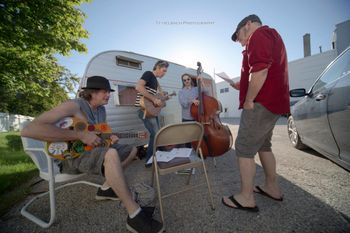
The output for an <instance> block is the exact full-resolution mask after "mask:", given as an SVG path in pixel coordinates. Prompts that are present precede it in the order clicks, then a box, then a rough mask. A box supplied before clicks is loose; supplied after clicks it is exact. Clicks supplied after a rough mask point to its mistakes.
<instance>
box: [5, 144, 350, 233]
mask: <svg viewBox="0 0 350 233" xmlns="http://www.w3.org/2000/svg"><path fill="white" fill-rule="evenodd" d="M206 164H207V169H208V174H209V178H210V181H211V185H212V189H213V197H214V203H215V205H216V210H214V211H213V210H211V208H210V205H209V197H208V191H207V188H206V186H205V185H203V186H200V187H199V188H197V189H194V190H193V191H190V192H184V193H181V194H178V195H176V196H172V197H169V198H167V199H165V200H164V201H163V207H164V214H165V224H166V232H168V233H172V232H187V233H188V232H189V233H191V232H193V233H197V232H208V233H209V232H220V233H222V232H266V233H267V232H269V233H270V232H278V233H280V232H332V233H334V232H350V223H349V222H347V221H346V219H345V218H344V217H343V216H342V215H341V214H340V213H339V212H337V211H336V210H335V209H333V208H332V207H330V206H329V205H327V204H326V203H324V202H322V201H321V200H320V199H319V198H316V197H314V196H313V195H311V194H310V193H308V192H306V191H304V189H302V188H300V187H298V186H297V185H295V184H294V183H292V182H290V181H289V180H287V179H285V178H283V177H280V184H281V186H282V189H283V190H285V191H286V190H288V192H285V197H284V201H283V202H276V201H273V200H271V199H268V198H266V197H264V196H261V195H258V194H256V195H255V196H256V201H257V205H258V206H259V208H260V212H259V213H247V212H244V211H240V210H234V209H230V208H227V207H225V206H223V205H222V204H221V197H222V196H223V195H230V194H232V193H237V192H238V190H239V182H240V181H239V172H238V167H237V163H236V159H235V155H234V150H231V151H229V152H228V153H226V154H225V155H223V156H220V157H217V159H216V164H217V165H216V167H215V166H214V162H213V159H212V158H208V159H207V160H206ZM198 174H201V175H202V171H198V170H197V171H196V174H195V175H194V176H193V177H192V178H193V179H192V180H191V183H192V184H196V183H199V182H202V181H204V177H203V176H201V175H198ZM126 175H127V177H128V178H127V179H128V183H129V184H133V183H136V182H150V179H151V169H146V168H144V166H143V161H135V162H134V163H133V164H132V165H131V166H130V168H128V169H127V171H126ZM87 178H88V180H90V181H94V182H98V183H101V182H102V180H100V178H98V177H95V176H91V177H87ZM262 179H263V170H262V168H261V167H260V166H259V165H258V166H257V175H256V183H257V184H261V183H262V182H263V180H262ZM185 181H186V177H185V176H184V175H176V174H169V175H168V176H162V177H161V189H162V192H163V193H167V192H169V191H173V190H176V189H178V188H179V187H181V186H182V185H184V183H185ZM95 194H96V189H94V188H92V187H89V186H84V185H78V186H73V187H66V188H64V189H61V190H59V191H58V192H57V208H56V209H57V217H56V221H55V223H54V225H53V226H52V227H50V228H49V229H41V228H40V227H39V226H37V225H35V224H34V223H32V222H30V221H29V220H27V219H26V218H24V217H22V216H21V215H20V208H21V207H22V206H23V203H22V204H21V205H19V206H17V207H15V208H14V209H13V210H12V211H11V212H10V213H9V214H7V215H6V216H4V217H3V219H2V221H1V222H0V232H2V233H5V232H11V233H20V232H52V233H55V232H57V233H61V232H76V233H79V232H84V233H89V232H100V233H103V232H127V230H126V227H125V222H126V211H125V210H124V208H123V207H122V206H121V205H120V203H119V202H116V201H96V200H95V199H94V196H95ZM155 204H156V205H158V202H157V201H155ZM48 206H49V204H48V198H42V199H40V201H36V202H35V203H33V204H32V206H31V208H30V210H31V211H32V212H34V213H36V214H38V215H40V216H43V217H46V218H48V216H49V208H48ZM155 216H156V218H158V219H159V212H156V213H155Z"/></svg>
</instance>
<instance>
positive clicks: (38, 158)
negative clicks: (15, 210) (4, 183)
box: [21, 137, 100, 228]
mask: <svg viewBox="0 0 350 233" xmlns="http://www.w3.org/2000/svg"><path fill="white" fill-rule="evenodd" d="M22 143H23V148H24V151H25V152H26V154H28V155H29V156H30V157H31V159H32V160H33V162H34V163H35V165H36V166H37V168H38V169H39V176H40V177H41V178H42V179H44V180H46V181H48V182H49V184H48V185H49V191H47V192H45V193H41V194H39V195H37V196H35V197H34V198H32V199H31V200H30V201H29V202H27V203H26V204H25V205H24V206H23V208H22V209H21V214H22V215H23V216H24V217H26V218H27V219H29V220H31V221H32V222H34V223H36V224H38V225H39V226H41V227H43V228H48V227H50V226H51V225H52V224H53V223H54V221H55V217H56V201H55V190H58V189H61V188H63V187H66V186H70V185H74V184H87V185H91V186H94V187H100V185H98V184H94V183H91V182H87V181H76V182H71V183H67V184H64V185H60V186H58V187H56V188H55V183H56V182H57V183H59V182H66V181H70V180H73V179H77V178H80V177H81V176H83V175H84V174H77V175H71V174H63V173H60V169H59V167H58V165H57V163H56V161H55V160H54V159H53V158H52V157H50V156H49V155H48V154H47V153H46V149H45V142H43V141H38V140H35V139H31V138H27V137H22ZM47 194H49V197H50V219H49V221H48V222H45V221H44V220H43V219H40V218H39V217H37V216H35V215H34V214H32V213H30V212H28V210H27V208H28V207H29V205H30V204H31V203H33V202H34V201H35V200H37V199H39V198H40V197H42V196H45V195H47Z"/></svg>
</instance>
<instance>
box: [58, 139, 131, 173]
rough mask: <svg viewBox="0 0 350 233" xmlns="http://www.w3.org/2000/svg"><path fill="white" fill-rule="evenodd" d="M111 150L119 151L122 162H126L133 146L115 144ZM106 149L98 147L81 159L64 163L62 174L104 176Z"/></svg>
mask: <svg viewBox="0 0 350 233" xmlns="http://www.w3.org/2000/svg"><path fill="white" fill-rule="evenodd" d="M110 148H114V149H116V150H117V152H118V155H119V159H120V161H121V162H122V161H124V160H125V159H126V158H127V157H128V156H129V154H130V152H131V150H132V148H133V147H132V146H130V145H125V144H113V145H111V146H110ZM110 148H106V147H96V148H94V149H93V150H92V151H87V152H85V153H83V154H82V155H81V156H80V157H78V158H74V159H67V160H63V161H62V166H61V172H62V173H68V174H69V173H74V174H76V173H89V174H94V175H102V176H103V175H104V167H103V161H104V157H105V154H106V152H107V151H108V149H110Z"/></svg>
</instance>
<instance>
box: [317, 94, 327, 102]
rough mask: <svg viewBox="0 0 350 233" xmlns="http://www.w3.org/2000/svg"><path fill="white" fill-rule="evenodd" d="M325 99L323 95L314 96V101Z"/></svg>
mask: <svg viewBox="0 0 350 233" xmlns="http://www.w3.org/2000/svg"><path fill="white" fill-rule="evenodd" d="M325 98H326V95H324V94H318V95H317V96H316V101H320V100H324V99H325Z"/></svg>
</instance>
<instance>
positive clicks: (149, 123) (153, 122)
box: [137, 109, 160, 162]
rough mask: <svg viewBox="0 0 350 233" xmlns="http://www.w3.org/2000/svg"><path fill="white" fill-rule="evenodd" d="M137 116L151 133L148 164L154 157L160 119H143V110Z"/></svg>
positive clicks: (147, 154)
mask: <svg viewBox="0 0 350 233" xmlns="http://www.w3.org/2000/svg"><path fill="white" fill-rule="evenodd" d="M137 114H138V116H139V118H140V119H141V120H142V121H143V124H144V125H145V127H146V129H147V130H148V132H149V142H148V147H147V151H146V162H147V161H148V160H149V158H151V157H152V155H153V143H154V138H155V136H156V134H157V132H158V131H159V128H160V126H159V120H158V117H149V118H145V119H143V111H142V110H141V109H139V110H138V112H137Z"/></svg>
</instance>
